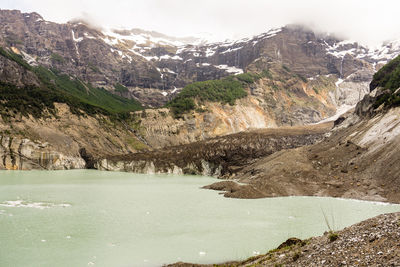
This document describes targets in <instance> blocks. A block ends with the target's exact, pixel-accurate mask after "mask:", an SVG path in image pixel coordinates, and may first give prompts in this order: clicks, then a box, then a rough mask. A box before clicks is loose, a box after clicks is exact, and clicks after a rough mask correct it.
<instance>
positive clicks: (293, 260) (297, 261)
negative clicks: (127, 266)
mask: <svg viewBox="0 0 400 267" xmlns="http://www.w3.org/2000/svg"><path fill="white" fill-rule="evenodd" d="M399 238H400V213H399V212H398V213H388V214H382V215H379V216H376V217H374V218H370V219H367V220H365V221H362V222H360V223H357V224H354V225H352V226H349V227H346V228H345V229H343V230H341V231H337V232H326V233H324V235H322V236H317V237H312V238H309V239H306V240H300V239H296V238H291V239H289V240H287V241H286V242H284V243H282V244H281V245H280V246H279V247H277V248H276V249H273V250H271V251H269V252H267V253H265V254H262V255H257V256H254V257H250V258H248V259H246V260H244V261H232V262H226V263H219V264H192V263H183V262H178V263H174V264H170V265H166V267H213V266H219V267H228V266H229V267H243V266H328V267H330V266H332V267H333V266H355V265H357V266H397V264H398V263H399V262H400V244H399V243H398V240H399Z"/></svg>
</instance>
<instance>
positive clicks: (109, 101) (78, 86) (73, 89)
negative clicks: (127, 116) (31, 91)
mask: <svg viewBox="0 0 400 267" xmlns="http://www.w3.org/2000/svg"><path fill="white" fill-rule="evenodd" d="M34 72H35V73H36V75H37V76H38V77H39V78H40V80H41V81H42V82H43V84H44V85H45V86H46V87H48V88H50V89H53V90H55V91H57V90H61V91H63V92H64V93H67V94H69V95H71V96H73V97H75V98H77V100H79V102H82V103H85V104H89V105H91V106H94V107H97V108H100V109H103V110H106V111H107V112H108V113H111V114H115V113H123V112H129V111H136V110H140V109H141V108H142V107H141V105H140V103H139V102H137V101H135V100H131V99H126V98H123V97H120V96H117V95H114V94H112V93H110V92H108V91H107V90H105V89H103V88H96V87H93V86H91V85H90V84H85V83H83V82H81V81H80V80H78V79H71V78H70V77H69V76H68V75H66V74H59V73H58V72H57V71H56V70H53V71H50V70H48V69H46V68H44V67H37V68H35V69H34Z"/></svg>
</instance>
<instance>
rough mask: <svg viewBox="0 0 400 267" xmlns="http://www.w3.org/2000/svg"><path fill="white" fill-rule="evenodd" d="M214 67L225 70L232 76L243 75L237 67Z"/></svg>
mask: <svg viewBox="0 0 400 267" xmlns="http://www.w3.org/2000/svg"><path fill="white" fill-rule="evenodd" d="M215 67H216V68H218V69H221V70H225V71H226V72H228V73H234V74H242V73H244V71H243V70H242V69H240V68H237V67H233V66H228V65H218V66H215Z"/></svg>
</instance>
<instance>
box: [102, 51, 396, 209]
mask: <svg viewBox="0 0 400 267" xmlns="http://www.w3.org/2000/svg"><path fill="white" fill-rule="evenodd" d="M399 71H400V56H398V57H396V58H395V59H393V60H392V61H390V62H389V63H388V64H386V65H385V66H383V67H382V68H381V69H380V70H379V71H378V72H377V73H376V74H375V75H374V78H373V80H372V82H371V84H370V85H371V91H370V92H369V93H368V94H367V95H365V97H364V98H363V99H362V100H361V101H360V102H359V103H358V104H357V106H356V108H355V109H354V110H353V111H350V112H347V113H346V114H344V115H342V116H340V117H339V118H338V119H337V120H336V121H335V122H330V123H324V124H313V125H306V126H302V127H299V126H297V127H290V128H285V127H279V128H274V129H259V130H253V131H247V132H244V133H237V134H232V135H226V136H223V137H216V138H209V139H207V140H204V141H199V142H195V143H191V144H184V145H179V146H174V147H168V148H162V149H158V150H155V151H143V152H142V153H136V154H129V155H119V156H114V157H106V158H104V159H102V160H100V161H98V162H97V163H96V166H97V168H99V169H104V170H116V171H134V172H144V173H159V172H161V173H162V172H173V173H190V174H205V175H214V176H217V177H219V178H223V179H228V180H225V181H221V182H217V183H215V184H213V185H210V186H207V187H206V188H208V189H215V190H221V191H224V195H225V196H226V197H233V198H260V197H277V196H292V195H307V196H331V197H342V198H352V199H363V200H368V201H387V202H392V203H398V202H399V201H400V195H399V194H398V190H397V188H399V185H400V167H399V165H398V162H399V160H400V153H399V147H400V115H399V114H400V101H399V99H400V75H399ZM232 178H235V181H233V180H231V179H232Z"/></svg>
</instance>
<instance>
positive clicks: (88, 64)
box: [0, 10, 400, 168]
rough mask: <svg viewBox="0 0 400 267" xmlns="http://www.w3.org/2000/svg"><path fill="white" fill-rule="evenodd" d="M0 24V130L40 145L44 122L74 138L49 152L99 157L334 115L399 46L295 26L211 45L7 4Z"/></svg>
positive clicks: (54, 145)
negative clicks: (57, 18)
mask: <svg viewBox="0 0 400 267" xmlns="http://www.w3.org/2000/svg"><path fill="white" fill-rule="evenodd" d="M0 32H1V34H0V47H1V49H0V66H1V69H0V82H1V84H0V85H1V86H0V87H1V90H2V96H1V97H2V99H1V100H2V102H1V108H2V110H1V113H2V121H1V122H0V130H1V133H2V134H1V136H3V137H4V140H10V139H9V138H10V137H13V138H14V139H12V140H14V141H16V140H25V139H28V140H30V141H32V142H34V143H35V144H36V147H37V151H40V150H41V148H40V147H41V145H40V144H41V143H45V142H47V139H48V136H47V134H46V133H44V132H43V131H42V130H43V129H46V127H33V128H34V130H33V128H29V127H30V126H29V125H34V124H37V125H43V126H44V125H46V126H48V127H49V128H51V129H48V130H49V131H50V132H52V133H53V136H59V139H64V138H66V139H68V140H70V135H73V136H74V137H73V139H72V141H65V142H64V143H65V144H67V143H68V144H69V143H70V144H74V145H73V146H71V145H70V146H69V147H68V148H66V145H65V144H64V145H62V143H59V142H57V141H56V140H55V139H57V138H53V139H52V140H53V141H52V142H51V143H50V147H49V148H48V151H56V152H57V153H58V152H59V151H64V152H68V153H67V154H68V155H69V156H73V157H76V158H77V159H81V158H82V155H81V152H80V151H81V149H84V150H85V151H86V152H85V153H84V154H85V155H86V154H89V155H98V156H99V157H102V156H104V155H105V154H106V155H117V154H124V153H130V152H137V151H138V150H140V149H143V148H146V149H157V148H162V147H165V146H170V145H181V144H187V143H190V142H195V141H202V140H207V139H209V138H213V137H218V136H221V135H226V134H231V133H237V132H241V131H246V130H248V129H252V128H265V127H280V126H292V125H305V124H312V123H318V122H321V121H323V120H332V119H334V118H335V117H334V116H336V117H337V116H339V115H340V114H342V113H344V112H346V111H347V110H349V109H351V108H353V107H355V105H356V104H357V102H358V101H360V100H361V99H362V98H363V97H364V96H365V95H366V94H368V93H369V83H370V81H371V80H372V76H373V74H374V72H375V71H376V70H378V69H379V68H380V67H382V66H383V64H384V63H385V62H387V61H388V60H390V59H391V58H393V57H394V56H395V55H396V53H398V52H399V51H400V48H399V47H400V46H399V42H395V41H393V42H387V43H385V44H383V45H382V47H380V48H376V49H369V48H367V47H364V46H362V45H359V44H357V43H356V42H350V41H346V40H341V39H339V38H336V37H335V36H332V35H328V34H317V33H315V32H313V31H312V30H310V29H307V28H305V27H302V26H299V25H288V26H285V27H282V28H277V29H273V30H270V31H268V32H266V33H263V34H260V35H257V36H254V37H253V38H247V39H242V40H236V41H226V42H218V43H209V42H204V41H203V40H201V39H196V38H174V37H170V36H166V35H163V34H161V33H157V32H151V31H144V30H140V29H131V30H121V29H119V30H110V29H108V30H106V29H100V28H97V27H93V26H91V25H89V24H88V23H85V22H82V21H73V22H68V23H66V24H57V23H53V22H49V21H45V20H44V19H43V18H42V17H41V16H40V15H39V14H37V13H21V12H20V11H17V10H0ZM139 102H140V103H139ZM143 106H145V107H146V106H147V107H160V106H163V108H147V109H143ZM60 114H63V116H67V117H68V116H69V117H71V118H74V119H73V120H71V121H72V122H73V123H70V122H68V119H65V120H62V122H60V116H61V115H60ZM82 118H87V119H89V120H92V123H88V122H87V123H88V124H90V125H91V127H92V128H94V129H95V130H94V131H93V132H90V131H89V129H88V128H87V127H85V123H84V122H83V121H84V120H83V119H82ZM28 126H29V127H28ZM70 127H72V128H74V129H75V130H76V131H71V130H70ZM26 128H29V129H30V130H29V131H26ZM46 131H47V130H46ZM98 133H101V134H98ZM122 133H123V134H122ZM87 135H90V136H99V137H101V140H102V141H101V142H88V141H87V140H86V139H85V136H87ZM11 143H13V142H11ZM17 143H19V144H21V142H19V141H18V142H17ZM104 144H107V145H105V146H104ZM10 147H12V145H10V144H9V143H8V141H5V143H4V144H3V150H4V151H8V150H10V149H9V148H10ZM71 147H74V148H73V149H70V148H71ZM13 151H14V152H12V153H11V152H9V153H8V152H7V153H8V154H12V155H14V154H18V153H17V152H16V151H18V149H16V150H15V149H14V150H13ZM30 151H31V150H30ZM46 151H47V150H46ZM48 151H47V152H48ZM47 152H46V153H47ZM35 153H36V152H35ZM8 154H7V155H8ZM7 157H8V156H7ZM24 157H28V156H26V155H25V156H24ZM22 158H23V157H22ZM28 158H29V157H28ZM34 158H35V157H34ZM4 162H5V160H3V165H4V166H5V165H7V164H5V163H4ZM15 162H16V161H15V160H14V163H15ZM17 165H18V164H11V165H10V164H8V165H7V166H14V167H15V166H17ZM67 166H69V165H68V164H67ZM14 167H13V168H14ZM17 167H18V166H17ZM61 168H63V167H62V166H61Z"/></svg>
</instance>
